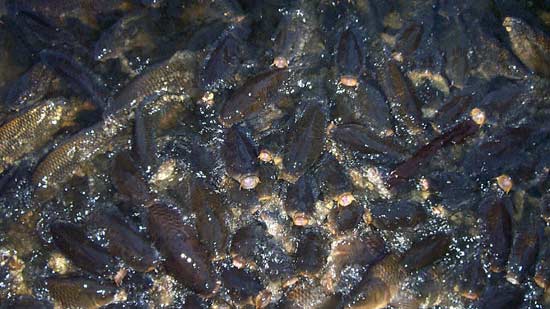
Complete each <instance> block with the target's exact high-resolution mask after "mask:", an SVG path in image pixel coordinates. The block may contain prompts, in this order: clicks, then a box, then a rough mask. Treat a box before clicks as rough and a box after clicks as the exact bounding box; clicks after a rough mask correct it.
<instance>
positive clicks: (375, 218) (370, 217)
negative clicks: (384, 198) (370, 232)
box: [363, 200, 427, 231]
mask: <svg viewBox="0 0 550 309" xmlns="http://www.w3.org/2000/svg"><path fill="white" fill-rule="evenodd" d="M363 219H364V221H365V223H367V224H369V225H373V226H374V227H376V228H378V229H382V230H390V231H395V230H398V229H401V228H412V227H415V226H416V225H418V224H420V223H422V222H424V221H425V220H426V219H427V213H426V211H425V210H424V208H423V207H422V205H421V204H420V203H417V202H413V201H406V200H403V201H398V202H393V203H390V204H389V205H388V203H385V202H379V203H376V204H374V205H371V206H370V207H368V210H367V211H365V215H364V216H363Z"/></svg>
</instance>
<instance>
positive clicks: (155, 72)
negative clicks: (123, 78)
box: [106, 50, 197, 115]
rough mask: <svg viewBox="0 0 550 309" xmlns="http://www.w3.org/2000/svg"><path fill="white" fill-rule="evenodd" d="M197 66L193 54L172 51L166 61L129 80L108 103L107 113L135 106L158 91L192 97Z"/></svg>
mask: <svg viewBox="0 0 550 309" xmlns="http://www.w3.org/2000/svg"><path fill="white" fill-rule="evenodd" d="M196 65H197V64H196V59H195V53H193V52H191V51H187V50H183V51H177V52H175V53H174V54H173V55H172V56H171V57H170V58H168V59H167V60H164V61H161V62H160V63H157V64H154V65H152V66H150V67H148V68H147V69H146V70H145V71H144V72H143V73H141V74H140V75H138V76H137V77H136V78H134V79H132V80H131V81H130V82H129V83H128V84H127V85H126V86H125V87H124V88H123V89H122V90H120V91H119V92H118V93H117V94H116V95H115V97H114V99H113V100H111V101H110V106H109V107H108V109H107V111H106V114H108V115H111V114H116V113H118V111H120V110H124V109H127V108H129V107H130V106H135V105H137V104H139V103H140V102H142V101H143V100H144V99H145V98H146V97H148V96H150V95H153V94H155V93H156V92H159V91H165V92H167V93H172V94H178V95H181V96H183V97H192V96H193V95H195V94H196V88H197V86H196V82H195V78H196V73H195V71H196Z"/></svg>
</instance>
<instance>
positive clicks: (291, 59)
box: [273, 1, 319, 69]
mask: <svg viewBox="0 0 550 309" xmlns="http://www.w3.org/2000/svg"><path fill="white" fill-rule="evenodd" d="M314 12H315V8H314V5H312V4H311V3H309V2H308V1H296V5H295V7H293V8H292V9H290V10H288V11H286V12H285V14H284V15H283V17H282V18H281V21H280V22H279V24H278V25H277V29H276V31H275V35H274V38H273V65H274V66H275V67H277V68H279V69H282V68H287V67H288V66H299V65H300V63H301V62H302V61H303V60H304V58H305V57H307V52H312V51H310V50H309V49H311V48H312V46H313V48H315V45H316V44H319V42H317V39H318V38H317V33H316V30H317V29H316V27H315V24H316V22H317V21H316V18H315V15H314Z"/></svg>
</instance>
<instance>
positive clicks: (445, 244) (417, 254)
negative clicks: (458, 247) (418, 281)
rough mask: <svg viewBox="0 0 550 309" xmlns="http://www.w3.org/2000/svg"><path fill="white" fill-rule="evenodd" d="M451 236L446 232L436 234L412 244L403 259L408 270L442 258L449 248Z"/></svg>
mask: <svg viewBox="0 0 550 309" xmlns="http://www.w3.org/2000/svg"><path fill="white" fill-rule="evenodd" d="M450 244H451V238H450V237H449V236H447V235H445V234H435V235H432V236H429V237H427V238H424V239H423V240H421V241H418V242H415V243H413V244H412V246H411V248H410V249H409V250H407V251H406V252H405V253H404V254H403V256H402V260H401V264H402V265H403V266H404V267H405V268H406V269H407V270H408V271H416V270H419V269H421V268H423V267H426V266H428V265H431V264H432V263H434V262H435V261H437V260H439V259H441V258H442V257H443V256H445V254H446V253H447V251H448V250H449V245H450Z"/></svg>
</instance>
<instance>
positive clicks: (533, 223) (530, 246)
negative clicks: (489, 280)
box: [506, 198, 541, 285]
mask: <svg viewBox="0 0 550 309" xmlns="http://www.w3.org/2000/svg"><path fill="white" fill-rule="evenodd" d="M535 207H536V206H535V205H533V203H531V202H530V201H529V199H528V198H525V200H524V209H523V213H522V217H521V219H520V221H519V222H518V224H517V227H516V229H515V232H514V236H513V240H512V246H511V248H510V256H509V257H508V265H506V280H508V282H510V283H512V284H516V285H518V284H521V283H522V282H523V281H524V280H525V279H526V278H527V277H530V276H531V274H532V273H533V271H534V268H535V263H536V259H537V255H538V254H539V247H540V246H541V243H540V239H539V238H540V227H541V225H540V223H541V222H539V220H538V219H539V218H538V217H539V216H538V213H537V212H536V211H535Z"/></svg>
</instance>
